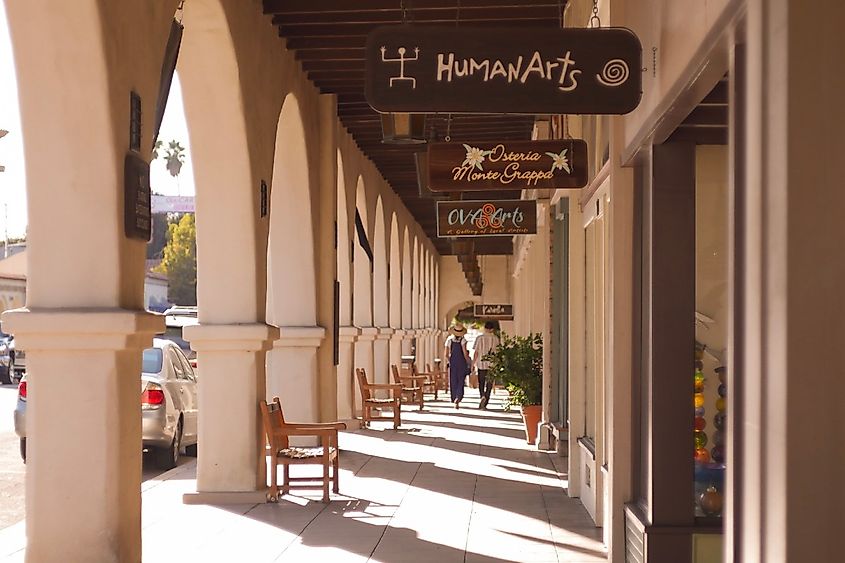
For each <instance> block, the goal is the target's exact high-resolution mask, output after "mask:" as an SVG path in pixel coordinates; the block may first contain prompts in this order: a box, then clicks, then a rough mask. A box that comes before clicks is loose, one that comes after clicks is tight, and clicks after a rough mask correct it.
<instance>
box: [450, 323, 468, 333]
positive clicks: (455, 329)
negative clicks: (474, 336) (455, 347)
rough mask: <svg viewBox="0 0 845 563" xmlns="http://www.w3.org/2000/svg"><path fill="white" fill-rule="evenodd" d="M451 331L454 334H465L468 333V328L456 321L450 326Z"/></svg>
mask: <svg viewBox="0 0 845 563" xmlns="http://www.w3.org/2000/svg"><path fill="white" fill-rule="evenodd" d="M449 333H450V334H451V335H452V336H463V335H465V334H466V333H467V329H466V327H465V326H464V325H463V324H461V323H455V324H453V325H452V326H450V327H449Z"/></svg>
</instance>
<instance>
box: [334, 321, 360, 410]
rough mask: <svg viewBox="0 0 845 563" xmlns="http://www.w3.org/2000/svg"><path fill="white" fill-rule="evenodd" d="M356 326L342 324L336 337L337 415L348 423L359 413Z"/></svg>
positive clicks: (357, 331)
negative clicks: (356, 374) (356, 373)
mask: <svg viewBox="0 0 845 563" xmlns="http://www.w3.org/2000/svg"><path fill="white" fill-rule="evenodd" d="M359 332H360V331H359V329H358V327H355V326H342V327H340V333H339V337H338V346H339V348H340V349H339V354H338V364H337V416H338V419H339V420H342V421H344V422H346V423H347V425H348V424H349V422H350V421H352V420H354V419H355V417H356V416H357V415H358V414H359V410H360V409H359V406H360V403H361V400H360V389H358V383H357V381H356V380H355V349H354V345H355V340H357V338H358V333H359Z"/></svg>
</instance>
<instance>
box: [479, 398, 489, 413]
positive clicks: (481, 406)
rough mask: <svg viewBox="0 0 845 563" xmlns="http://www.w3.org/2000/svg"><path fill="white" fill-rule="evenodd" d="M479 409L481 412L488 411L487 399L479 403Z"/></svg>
mask: <svg viewBox="0 0 845 563" xmlns="http://www.w3.org/2000/svg"><path fill="white" fill-rule="evenodd" d="M478 408H479V409H481V410H487V397H482V398H481V402H480V403H478Z"/></svg>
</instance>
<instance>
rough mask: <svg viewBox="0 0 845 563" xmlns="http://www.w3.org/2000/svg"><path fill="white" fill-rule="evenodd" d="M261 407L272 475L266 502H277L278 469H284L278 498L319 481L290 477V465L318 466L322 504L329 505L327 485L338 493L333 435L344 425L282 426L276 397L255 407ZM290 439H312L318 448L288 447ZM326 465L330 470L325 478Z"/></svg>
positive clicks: (283, 422) (336, 461)
mask: <svg viewBox="0 0 845 563" xmlns="http://www.w3.org/2000/svg"><path fill="white" fill-rule="evenodd" d="M259 405H260V407H261V418H262V419H263V420H264V431H265V433H266V434H267V443H268V444H269V445H270V450H269V453H268V456H269V457H270V461H271V464H270V465H271V467H272V471H271V473H270V475H271V477H270V494H269V499H270V500H271V501H272V502H276V501H277V500H278V499H279V486H278V484H277V481H278V476H277V473H278V467H279V465H283V466H284V483H282V494H288V493H289V492H290V490H291V489H293V488H296V489H313V488H314V487H315V485H314V483H315V482H316V481H319V480H320V479H321V478H319V477H291V476H290V466H291V465H306V464H309V465H322V466H323V476H322V482H323V502H325V503H328V502H329V482H330V481H331V482H332V483H333V485H334V486H333V491H334V492H335V493H338V492H339V491H340V488H339V481H338V478H339V476H340V471H339V465H340V457H339V452H338V445H337V431H338V430H345V429H346V424H344V423H342V422H329V423H318V424H313V423H304V422H286V421H285V416H284V413H283V412H282V404H281V402H280V401H279V398H278V397H273V402H272V403H269V404H268V403H265V402H264V401H261V402H260V403H259ZM290 436H316V437H318V438H319V439H320V446H319V447H313V448H308V447H292V446H291V445H290V441H289V438H290ZM329 465H331V466H332V467H333V470H332V472H331V476H330V475H329ZM295 481H309V482H311V484H310V485H292V484H291V483H292V482H295Z"/></svg>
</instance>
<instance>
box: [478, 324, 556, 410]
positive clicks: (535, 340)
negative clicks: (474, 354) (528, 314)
mask: <svg viewBox="0 0 845 563" xmlns="http://www.w3.org/2000/svg"><path fill="white" fill-rule="evenodd" d="M484 359H485V360H487V361H489V362H490V373H491V374H492V375H493V376H494V377H495V378H496V379H498V380H499V381H501V382H503V383H504V384H505V386H506V388H507V390H508V393H509V394H510V398H509V399H508V401H509V403H510V404H511V405H520V406H524V405H539V404H540V403H542V401H543V336H542V335H541V334H539V333H536V334H535V333H531V334H529V335H528V336H508V335H507V334H504V333H502V337H501V344H499V346H497V347H496V348H495V349H494V350H493V351H492V352H490V353H489V354H487V355H486V356H485V357H484Z"/></svg>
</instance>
